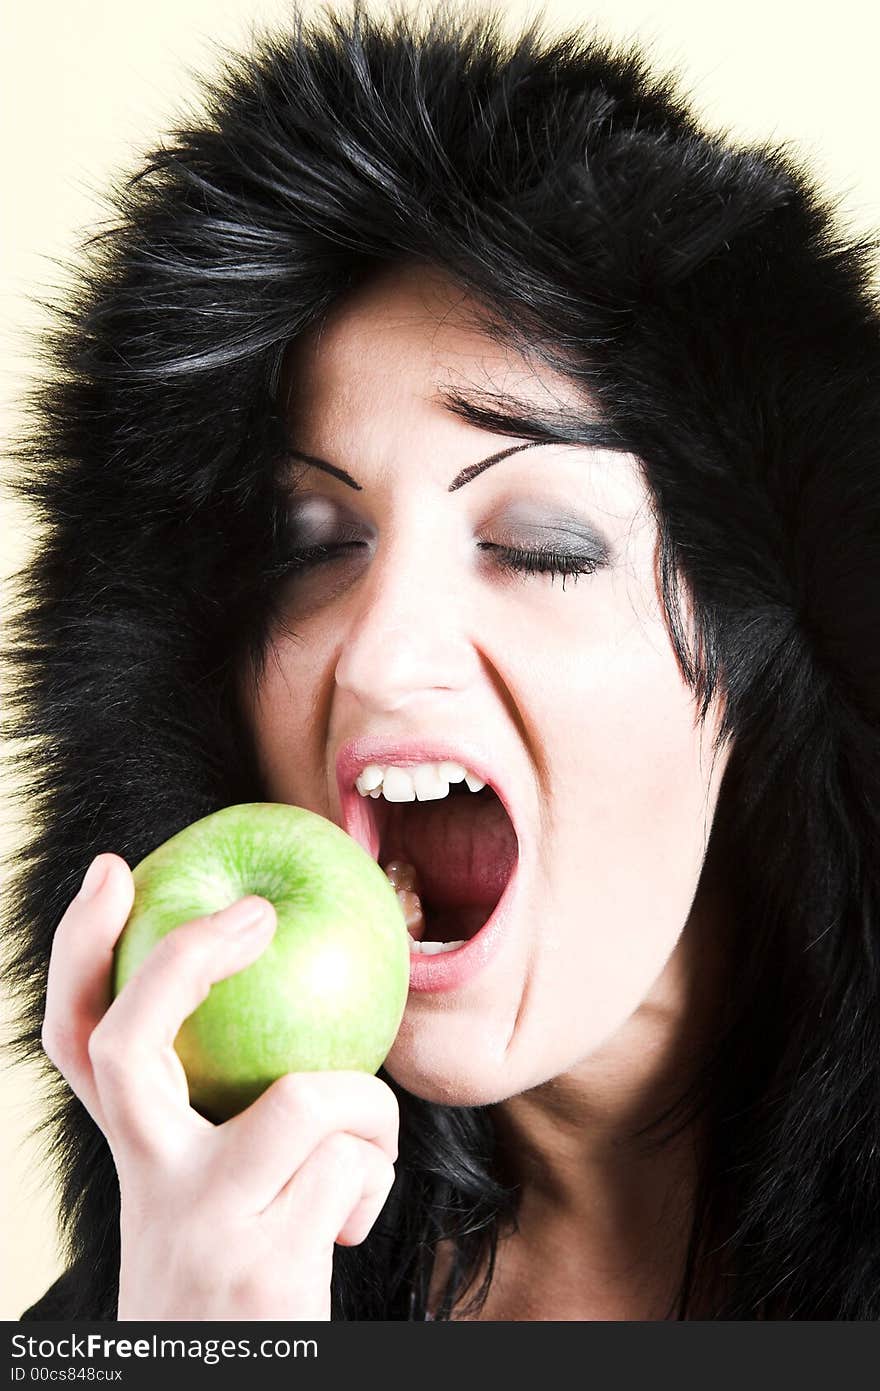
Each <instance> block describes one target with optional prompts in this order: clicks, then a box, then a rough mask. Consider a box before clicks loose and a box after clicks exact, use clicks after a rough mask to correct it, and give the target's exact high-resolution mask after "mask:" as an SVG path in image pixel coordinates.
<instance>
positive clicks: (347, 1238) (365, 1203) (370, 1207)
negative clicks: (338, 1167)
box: [336, 1145, 395, 1246]
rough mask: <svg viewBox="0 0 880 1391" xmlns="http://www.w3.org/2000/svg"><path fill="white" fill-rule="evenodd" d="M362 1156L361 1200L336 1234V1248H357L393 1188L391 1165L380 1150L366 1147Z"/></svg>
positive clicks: (369, 1146)
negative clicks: (337, 1246)
mask: <svg viewBox="0 0 880 1391" xmlns="http://www.w3.org/2000/svg"><path fill="white" fill-rule="evenodd" d="M362 1156H363V1161H364V1180H363V1188H362V1191H361V1199H360V1202H359V1203H358V1204H357V1206H356V1207H355V1208H354V1210H353V1211H352V1212H351V1213H350V1214H349V1216H348V1217H347V1218H346V1221H345V1223H344V1225H343V1226H342V1227H341V1228H340V1230H339V1232H338V1234H337V1237H336V1242H337V1245H339V1246H358V1245H360V1243H361V1242H362V1241H363V1240H364V1239H365V1238H366V1237H367V1236H368V1235H369V1233H370V1231H371V1230H372V1227H373V1224H374V1223H375V1221H376V1219H377V1217H378V1216H379V1214H380V1213H381V1211H382V1209H383V1208H384V1206H385V1204H386V1203H387V1201H388V1194H389V1193H390V1192H391V1189H392V1188H393V1186H394V1179H395V1173H394V1165H393V1164H392V1163H391V1160H390V1159H389V1158H388V1155H387V1154H386V1153H385V1151H384V1150H380V1149H378V1148H377V1147H376V1145H366V1146H365V1147H364V1148H363V1150H362Z"/></svg>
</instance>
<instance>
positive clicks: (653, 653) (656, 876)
mask: <svg viewBox="0 0 880 1391" xmlns="http://www.w3.org/2000/svg"><path fill="white" fill-rule="evenodd" d="M608 636H609V635H608V634H607V633H606V634H605V637H606V638H607V637H608ZM552 690H553V700H552V708H553V719H552V721H550V719H549V718H545V720H544V728H545V729H547V730H548V731H549V743H548V746H547V748H546V757H547V767H548V770H549V778H550V785H549V787H548V789H547V794H546V796H545V799H544V816H543V826H542V832H541V855H540V857H539V858H540V895H541V899H542V903H543V905H544V907H545V910H546V911H545V912H544V913H543V915H542V917H543V924H544V926H543V930H542V934H541V943H540V947H539V950H538V957H537V959H536V961H535V970H536V974H537V978H538V980H539V981H540V980H543V982H544V985H545V989H546V992H547V994H548V998H549V997H550V996H551V995H552V996H553V997H554V998H555V999H556V1000H557V1001H559V1000H561V999H563V998H568V997H569V996H570V995H572V994H573V995H574V997H576V998H577V1000H578V1001H579V1002H580V1005H581V1006H582V1003H583V999H584V989H585V982H589V983H590V986H589V990H588V996H589V1000H590V1011H589V1018H587V1017H586V1016H585V1015H584V1011H583V1009H582V1008H581V1015H582V1016H583V1017H584V1025H583V1027H584V1029H585V1030H586V1031H587V1032H588V1033H589V1034H590V1038H589V1039H585V1042H586V1043H587V1044H588V1045H589V1046H595V1044H596V1042H597V1038H596V1037H594V1035H601V1036H607V1035H608V1034H609V1033H611V1032H613V1030H614V1028H615V1027H616V1026H619V1024H620V1023H622V1021H623V1019H624V1018H626V1017H627V1015H628V1014H629V1013H630V1012H632V1010H634V1009H635V1008H637V1006H638V1004H639V1003H640V1001H641V1000H642V999H643V998H644V996H645V994H646V993H647V992H648V990H649V989H650V986H651V984H652V982H653V981H654V980H655V979H656V977H657V976H658V974H659V973H660V971H661V970H662V968H663V965H664V964H665V962H666V960H667V959H668V957H669V955H670V954H671V952H672V951H673V950H674V948H675V945H676V942H677V940H678V938H679V936H680V934H681V931H682V929H683V927H684V925H685V922H686V921H687V917H688V914H689V911H690V908H691V904H692V901H693V897H694V894H695V891H696V888H697V884H698V880H699V875H700V869H701V865H702V861H703V855H704V851H705V845H706V842H707V838H708V834H709V830H710V828H711V823H712V815H713V812H714V795H715V793H714V785H713V784H712V783H711V782H710V772H711V766H712V749H711V732H710V730H709V729H708V728H707V732H706V733H705V734H703V733H701V731H700V730H699V729H697V728H695V727H694V720H695V710H694V702H693V697H692V694H691V692H690V691H689V689H688V688H687V686H686V685H685V683H684V681H683V679H682V677H681V675H680V673H679V670H678V666H677V664H676V662H675V658H674V655H673V653H672V650H671V648H670V646H669V642H668V637H667V635H666V632H665V629H664V628H663V627H662V625H656V626H655V625H651V626H649V625H648V624H647V622H646V621H645V620H642V621H641V622H639V623H637V622H635V621H634V622H633V623H632V625H627V626H626V627H625V628H623V629H622V630H619V631H618V632H616V634H614V640H613V641H610V642H608V641H603V642H602V644H601V646H599V645H597V646H595V647H592V648H591V647H589V646H586V647H584V646H581V648H580V650H578V651H577V653H576V655H572V656H570V658H569V662H568V664H567V667H566V681H565V683H560V682H556V684H555V685H554V686H553V687H552ZM548 715H549V710H548ZM716 776H717V775H716Z"/></svg>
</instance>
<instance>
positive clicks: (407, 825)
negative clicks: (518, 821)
mask: <svg viewBox="0 0 880 1391" xmlns="http://www.w3.org/2000/svg"><path fill="white" fill-rule="evenodd" d="M387 813H388V815H387V820H386V823H385V829H384V832H383V836H382V859H383V861H384V862H385V863H387V861H388V860H390V859H402V860H406V861H408V863H410V864H412V865H415V867H416V869H417V871H418V877H419V891H420V895H421V898H422V902H423V903H427V904H430V906H431V907H432V908H435V909H444V908H466V907H472V906H480V907H487V908H494V906H495V904H496V903H497V902H498V900H499V898H500V897H501V895H502V893H503V892H504V889H505V886H506V884H507V881H508V879H509V878H510V876H511V874H512V873H513V869H514V866H515V864H516V858H517V841H516V834H515V832H514V829H513V826H512V825H511V822H510V818H509V816H508V815H507V812H506V811H505V810H504V807H503V805H502V803H501V802H500V801H499V799H498V798H497V797H495V796H486V795H480V796H477V795H476V794H470V796H469V797H467V798H465V797H447V798H444V799H443V800H442V801H441V800H438V801H434V802H399V803H394V802H392V803H389V804H387Z"/></svg>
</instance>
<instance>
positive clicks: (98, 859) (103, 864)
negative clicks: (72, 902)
mask: <svg viewBox="0 0 880 1391" xmlns="http://www.w3.org/2000/svg"><path fill="white" fill-rule="evenodd" d="M109 870H110V861H109V860H105V859H104V858H103V856H101V855H96V856H95V858H94V859H93V860H92V863H91V864H90V865H89V867H88V869H87V870H86V875H85V878H84V879H83V881H82V884H81V885H80V890H79V893H78V894H77V898H82V899H88V898H94V897H95V896H96V894H98V892H99V891H100V890H101V889H102V888H103V887H104V883H105V880H106V878H107V874H108V873H109Z"/></svg>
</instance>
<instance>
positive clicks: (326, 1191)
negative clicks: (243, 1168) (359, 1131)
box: [264, 1131, 394, 1254]
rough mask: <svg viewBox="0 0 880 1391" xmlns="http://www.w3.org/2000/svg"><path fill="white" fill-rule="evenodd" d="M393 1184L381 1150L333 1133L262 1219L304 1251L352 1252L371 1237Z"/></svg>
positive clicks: (357, 1138)
mask: <svg viewBox="0 0 880 1391" xmlns="http://www.w3.org/2000/svg"><path fill="white" fill-rule="evenodd" d="M393 1182H394V1166H393V1164H392V1163H391V1161H390V1159H389V1158H388V1155H387V1154H386V1153H385V1151H384V1150H382V1149H379V1148H378V1147H377V1146H376V1145H373V1144H370V1143H369V1142H368V1141H366V1140H361V1139H360V1138H359V1137H358V1136H356V1135H349V1134H347V1133H345V1132H340V1131H337V1132H335V1133H334V1134H333V1135H328V1136H327V1137H326V1138H325V1139H324V1140H322V1141H321V1143H320V1144H319V1145H318V1146H317V1147H316V1148H315V1149H314V1150H313V1151H312V1153H311V1154H310V1155H309V1156H308V1158H307V1159H306V1160H305V1161H304V1163H303V1164H302V1165H301V1166H300V1168H299V1169H298V1170H297V1172H296V1173H295V1174H294V1175H293V1177H292V1178H291V1179H290V1180H289V1182H288V1183H287V1184H286V1185H285V1187H284V1188H283V1189H282V1191H281V1192H280V1193H279V1195H278V1197H277V1198H276V1199H275V1201H274V1202H273V1203H272V1204H271V1205H270V1206H269V1208H268V1209H267V1210H266V1212H265V1214H264V1217H265V1218H266V1219H267V1220H268V1221H270V1222H273V1223H277V1224H278V1225H279V1226H280V1227H282V1228H283V1229H284V1231H285V1233H286V1234H287V1239H288V1240H290V1241H294V1240H295V1241H296V1244H297V1246H298V1247H299V1248H300V1249H302V1250H304V1251H314V1252H317V1253H318V1254H327V1253H328V1252H329V1253H332V1249H333V1246H334V1244H335V1243H336V1242H338V1243H339V1244H340V1245H344V1246H356V1245H357V1244H358V1243H359V1242H361V1241H363V1239H364V1237H365V1236H366V1235H367V1233H368V1232H369V1231H370V1228H371V1227H372V1225H373V1223H374V1222H375V1220H376V1218H377V1217H378V1216H379V1213H380V1212H381V1211H382V1208H383V1207H384V1206H385V1202H386V1200H387V1198H388V1193H389V1191H390V1188H391V1185H392V1183H393Z"/></svg>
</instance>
